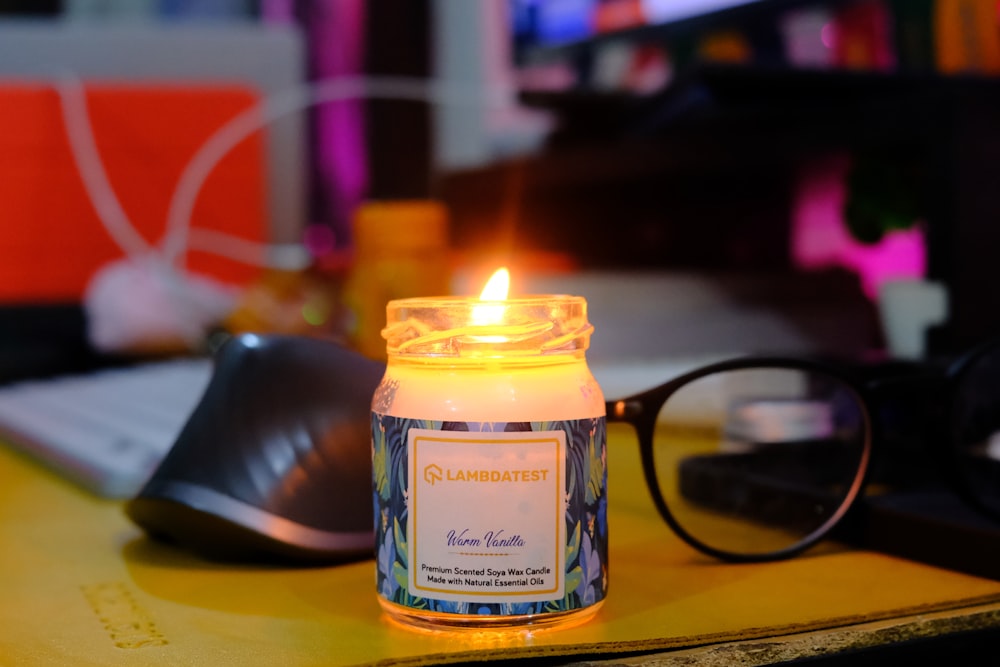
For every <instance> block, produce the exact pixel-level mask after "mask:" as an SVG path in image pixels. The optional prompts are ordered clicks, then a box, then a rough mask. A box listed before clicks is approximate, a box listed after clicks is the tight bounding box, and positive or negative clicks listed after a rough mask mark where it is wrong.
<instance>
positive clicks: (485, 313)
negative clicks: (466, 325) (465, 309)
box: [472, 267, 510, 342]
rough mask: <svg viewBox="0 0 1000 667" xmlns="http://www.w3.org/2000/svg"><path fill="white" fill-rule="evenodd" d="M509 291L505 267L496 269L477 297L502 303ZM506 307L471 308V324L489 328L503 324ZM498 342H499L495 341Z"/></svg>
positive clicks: (508, 276)
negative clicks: (492, 325)
mask: <svg viewBox="0 0 1000 667" xmlns="http://www.w3.org/2000/svg"><path fill="white" fill-rule="evenodd" d="M509 290H510V272H509V271H507V269H506V267H500V268H499V269H497V270H496V271H495V272H494V273H493V275H492V276H491V277H490V279H489V280H488V281H487V282H486V287H484V288H483V291H482V292H481V293H480V295H479V300H480V301H504V300H505V299H506V298H507V292H508V291H509ZM506 310H507V307H506V306H502V305H495V304H494V305H486V304H482V305H478V306H473V308H472V323H473V324H474V325H476V326H489V325H491V324H500V323H501V322H503V316H504V312H506ZM495 342H499V341H495Z"/></svg>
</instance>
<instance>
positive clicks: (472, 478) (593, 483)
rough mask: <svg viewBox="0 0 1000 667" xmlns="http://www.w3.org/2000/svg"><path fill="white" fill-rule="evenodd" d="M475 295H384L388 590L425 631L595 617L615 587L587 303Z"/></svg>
mask: <svg viewBox="0 0 1000 667" xmlns="http://www.w3.org/2000/svg"><path fill="white" fill-rule="evenodd" d="M508 289H509V275H508V274H507V272H506V270H501V271H498V272H497V274H496V275H495V276H494V278H493V279H491V281H490V282H489V283H488V285H487V288H486V289H484V290H483V293H482V294H481V295H480V298H478V299H476V298H472V297H430V298H416V299H402V300H397V301H393V302H390V303H389V305H388V307H387V315H388V318H387V319H388V323H387V326H386V328H385V329H384V330H383V336H384V338H385V339H386V348H387V352H388V364H387V367H386V375H385V377H384V379H383V381H382V384H381V385H380V387H379V389H378V390H377V391H376V394H375V397H374V398H373V401H372V436H373V437H372V441H373V462H374V466H373V485H374V490H375V493H376V497H377V500H376V505H377V512H376V521H375V523H376V549H377V553H378V557H377V564H378V568H377V569H378V574H377V581H378V595H379V601H380V603H381V604H382V606H383V608H384V609H385V610H386V612H387V613H388V614H389V616H390V617H391V618H393V619H395V620H398V621H401V622H403V623H408V624H411V625H414V626H417V627H424V628H441V627H448V628H478V629H482V628H498V627H511V626H519V625H529V626H540V625H555V624H564V623H570V622H572V623H574V624H575V623H576V622H580V621H581V620H585V619H586V618H589V617H590V616H592V615H593V614H594V613H596V611H597V609H598V608H599V606H600V603H601V602H602V601H603V599H604V595H605V592H606V586H607V524H606V517H607V506H606V496H605V494H604V488H605V483H606V466H605V463H606V455H605V449H606V432H605V417H604V398H603V396H602V395H601V392H600V388H599V387H598V386H597V382H596V381H595V380H594V378H593V375H591V373H590V370H589V369H588V367H587V365H586V360H585V351H586V349H587V346H588V345H589V340H590V334H591V331H592V330H593V327H592V326H591V325H590V324H589V322H588V321H587V315H586V301H585V300H584V299H582V298H581V297H575V296H565V295H538V296H527V297H516V298H512V299H508V298H506V292H507V290H508Z"/></svg>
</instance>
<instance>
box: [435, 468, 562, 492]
mask: <svg viewBox="0 0 1000 667" xmlns="http://www.w3.org/2000/svg"><path fill="white" fill-rule="evenodd" d="M549 474H550V471H549V469H548V468H527V469H509V470H489V469H484V468H442V467H441V466H439V465H438V464H436V463H431V464H429V465H427V466H424V481H425V482H427V483H428V484H430V485H431V486H434V485H435V484H438V483H439V482H476V483H488V484H501V483H524V482H544V481H547V480H548V479H549Z"/></svg>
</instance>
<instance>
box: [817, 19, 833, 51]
mask: <svg viewBox="0 0 1000 667" xmlns="http://www.w3.org/2000/svg"><path fill="white" fill-rule="evenodd" d="M819 39H820V41H821V42H823V46H825V47H826V48H828V49H832V48H833V47H834V45H836V43H837V26H836V25H834V23H833V21H830V22H829V23H826V24H824V25H823V27H822V28H821V29H820V31H819Z"/></svg>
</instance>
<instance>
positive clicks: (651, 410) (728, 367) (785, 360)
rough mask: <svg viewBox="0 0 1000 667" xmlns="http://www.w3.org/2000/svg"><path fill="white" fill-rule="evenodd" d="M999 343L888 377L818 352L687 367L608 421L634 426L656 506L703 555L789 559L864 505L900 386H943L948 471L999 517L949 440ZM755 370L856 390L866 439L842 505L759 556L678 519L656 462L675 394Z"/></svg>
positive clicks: (975, 502) (622, 403)
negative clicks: (717, 543)
mask: <svg viewBox="0 0 1000 667" xmlns="http://www.w3.org/2000/svg"><path fill="white" fill-rule="evenodd" d="M997 348H1000V341H990V342H987V343H984V344H982V345H979V346H977V347H975V348H973V349H972V350H971V351H969V352H967V353H965V354H963V355H961V356H959V357H958V358H957V359H956V360H955V361H953V362H951V363H949V364H947V365H945V366H944V367H943V370H942V369H941V368H939V367H934V366H933V365H931V366H928V365H926V364H917V365H915V366H913V367H912V368H913V370H912V374H911V373H904V374H894V373H890V374H888V375H887V376H886V377H876V378H870V377H869V378H866V377H863V374H861V373H858V372H856V371H855V370H852V369H851V368H848V367H847V366H846V365H843V364H835V363H831V362H826V361H822V360H818V359H811V358H795V357H782V356H747V357H739V358H734V359H728V360H722V361H718V362H715V363H711V364H708V365H705V366H701V367H698V368H695V369H692V370H690V371H687V372H685V373H683V374H681V375H679V376H677V377H675V378H672V379H671V380H668V381H667V382H665V383H663V384H660V385H658V386H655V387H652V388H650V389H646V390H643V391H640V392H638V393H634V394H631V395H629V396H626V397H623V398H620V399H614V400H608V401H606V403H605V407H606V413H607V421H608V423H624V424H629V425H630V426H631V427H632V428H633V429H634V430H635V433H636V436H637V438H638V441H639V454H640V460H641V462H642V468H643V477H644V479H645V482H646V487H647V489H648V490H649V493H650V495H651V496H652V500H653V504H654V505H655V506H656V509H657V511H658V513H659V514H660V516H661V517H662V518H663V519H664V521H666V523H667V525H668V526H669V527H670V528H671V530H673V531H674V533H675V534H676V535H677V536H678V537H680V538H681V539H682V540H683V541H684V542H686V543H687V544H688V545H690V546H691V547H693V548H694V549H696V550H698V551H700V552H702V553H704V554H707V555H710V556H713V557H715V558H718V559H719V560H723V561H726V562H732V563H756V562H769V561H777V560H784V559H787V558H791V557H794V556H797V555H799V554H801V553H803V552H804V551H807V550H808V549H810V548H812V547H813V546H815V545H816V544H817V543H818V542H820V541H822V540H823V539H825V538H827V537H828V536H830V534H831V533H832V532H833V531H834V529H836V528H837V527H838V526H840V525H841V524H842V523H843V521H844V519H845V517H846V516H847V515H848V514H849V513H850V512H851V511H852V510H853V509H854V508H855V507H856V506H857V504H858V499H859V498H861V497H863V494H864V492H865V490H866V488H867V485H868V483H869V481H870V476H871V472H872V461H873V458H874V456H875V454H876V452H877V450H878V449H879V443H880V441H881V438H880V428H879V426H880V425H879V424H878V422H877V420H876V417H875V415H876V414H877V413H878V412H879V410H880V408H881V407H882V406H883V405H884V404H885V401H887V400H888V399H889V398H892V397H896V398H898V391H899V387H900V386H906V387H908V388H909V389H911V390H915V391H917V392H927V391H928V390H933V391H943V392H944V394H943V397H945V398H946V399H947V400H946V405H945V416H944V419H945V424H946V425H947V427H948V429H949V432H948V434H947V435H948V436H949V438H948V439H946V442H945V445H944V446H945V447H946V448H948V450H947V451H950V452H951V453H952V456H946V457H944V458H943V462H944V463H945V464H946V471H945V477H946V478H947V479H948V480H949V481H950V485H951V486H952V487H953V488H954V489H955V490H956V491H957V492H958V495H959V496H960V497H961V498H962V500H964V501H965V502H966V503H967V504H969V505H970V506H972V507H974V508H976V509H977V510H979V511H981V512H985V513H987V514H990V515H993V516H996V514H995V512H994V511H993V510H991V509H990V508H988V507H986V506H985V505H984V504H983V503H982V501H981V500H980V499H979V498H978V496H977V494H976V493H975V492H973V491H972V489H971V488H970V485H969V484H968V483H967V481H966V480H965V478H964V476H963V475H961V474H960V473H959V471H958V468H957V463H958V456H957V454H956V453H955V448H954V447H953V446H951V445H950V443H951V439H953V438H954V437H955V434H953V433H951V432H950V431H951V430H952V429H953V424H954V422H955V419H954V417H953V416H954V414H955V410H956V402H957V393H958V392H957V388H958V386H959V385H960V383H961V381H962V379H963V378H964V376H965V374H966V373H967V372H969V369H971V368H973V367H974V366H975V363H976V362H977V361H979V360H980V359H982V358H983V357H984V356H985V355H987V354H989V353H990V352H992V351H994V350H996V349H997ZM748 369H761V370H766V369H775V370H780V369H787V370H797V371H802V372H805V373H817V374H822V375H824V376H826V377H828V378H830V379H833V380H835V381H837V382H839V383H840V384H841V386H843V387H844V388H845V389H847V390H849V391H850V392H852V393H853V394H854V397H855V399H856V403H857V405H858V407H859V408H860V410H861V414H862V417H863V423H864V437H863V442H862V450H861V453H860V457H859V461H858V469H857V471H856V472H855V475H854V478H853V479H852V480H851V482H850V486H849V488H848V490H847V493H845V494H844V496H843V498H842V500H841V503H840V505H839V506H838V508H837V509H836V511H834V512H833V513H832V514H831V515H830V516H829V517H828V518H827V519H826V520H825V521H824V522H823V523H822V524H821V525H820V526H819V527H817V528H816V529H814V530H813V531H812V532H811V533H810V534H808V535H806V536H805V537H803V538H802V539H801V540H800V541H798V542H796V543H795V544H792V545H790V546H788V547H785V548H782V549H778V550H776V551H772V552H766V553H757V554H745V553H737V552H731V551H726V550H722V549H718V548H715V547H713V546H711V545H709V544H706V543H704V542H702V541H701V540H699V539H698V538H696V537H695V536H693V535H692V534H691V533H690V532H689V531H688V530H687V529H685V528H684V527H683V525H682V524H681V523H680V522H679V521H678V520H677V519H676V518H675V517H674V515H673V513H672V512H671V510H670V508H669V505H668V504H667V502H666V500H665V499H664V497H663V494H662V493H661V491H660V485H659V483H658V482H657V475H656V466H655V462H654V436H655V429H656V421H657V416H658V414H659V412H660V410H661V409H662V408H663V406H664V405H666V403H667V401H668V400H669V399H670V397H671V396H672V395H674V394H675V393H676V392H677V391H678V390H679V389H681V388H682V387H684V386H686V385H688V384H690V383H692V382H694V381H695V380H698V379H700V378H703V377H707V376H710V375H715V374H718V373H724V372H731V371H738V370H748ZM924 398H926V396H924ZM940 398H942V397H941V396H936V399H937V400H940ZM938 454H939V453H938Z"/></svg>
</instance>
